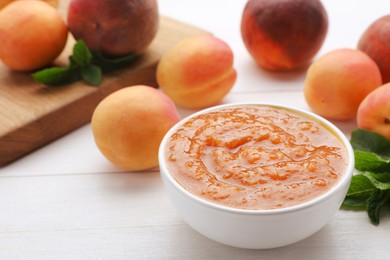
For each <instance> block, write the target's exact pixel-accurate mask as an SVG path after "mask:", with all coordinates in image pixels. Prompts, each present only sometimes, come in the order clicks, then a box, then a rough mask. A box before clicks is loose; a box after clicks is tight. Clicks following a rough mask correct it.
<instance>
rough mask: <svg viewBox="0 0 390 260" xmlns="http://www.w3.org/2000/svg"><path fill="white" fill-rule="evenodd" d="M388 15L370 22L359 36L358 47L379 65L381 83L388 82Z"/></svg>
mask: <svg viewBox="0 0 390 260" xmlns="http://www.w3.org/2000/svg"><path fill="white" fill-rule="evenodd" d="M389 39H390V15H386V16H383V17H381V18H379V19H378V20H376V21H375V22H374V23H372V24H371V25H370V26H369V27H368V28H367V29H366V30H365V32H364V33H363V35H362V36H361V37H360V39H359V42H358V49H359V50H361V51H363V52H365V53H367V55H368V56H370V57H371V59H373V60H374V61H375V62H376V64H377V65H378V67H379V70H380V71H381V74H382V80H383V83H387V82H390V60H389V58H388V57H390V41H389Z"/></svg>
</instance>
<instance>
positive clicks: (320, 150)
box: [165, 105, 348, 209]
mask: <svg viewBox="0 0 390 260" xmlns="http://www.w3.org/2000/svg"><path fill="white" fill-rule="evenodd" d="M165 149H166V156H167V157H166V162H167V168H168V171H169V172H170V173H171V174H172V176H173V177H174V178H175V179H176V180H177V182H178V183H180V185H182V186H183V187H184V188H185V189H187V190H188V191H189V192H191V193H192V194H194V195H196V196H199V197H201V198H204V199H206V200H209V201H212V202H215V203H218V204H221V205H224V206H228V207H234V208H240V209H276V208H284V207H290V206H294V205H297V204H301V203H303V202H307V201H309V200H311V199H313V198H316V197H318V196H320V195H321V194H324V193H325V192H326V191H328V190H329V189H330V188H331V187H332V186H334V185H335V183H337V181H338V179H339V178H340V177H341V176H342V175H343V174H344V172H345V170H346V166H347V163H348V161H347V154H346V153H347V152H346V149H345V147H344V146H343V144H342V143H341V141H340V140H339V139H338V138H337V137H336V136H335V135H334V134H333V133H332V132H330V130H329V129H327V128H326V127H324V126H323V125H322V124H321V123H319V122H316V121H314V120H313V119H309V118H308V117H305V116H304V115H301V114H298V113H296V112H292V111H289V110H287V109H282V108H277V107H272V106H265V105H241V106H236V107H234V106H233V107H225V108H221V109H218V110H214V111H210V112H208V113H205V114H199V115H197V116H195V117H192V118H189V119H187V120H186V121H185V122H184V123H183V125H181V126H179V128H178V129H177V130H176V131H175V133H174V134H173V135H172V136H171V138H170V140H169V142H168V144H167V147H165Z"/></svg>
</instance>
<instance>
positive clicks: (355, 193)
mask: <svg viewBox="0 0 390 260" xmlns="http://www.w3.org/2000/svg"><path fill="white" fill-rule="evenodd" d="M376 190H377V189H376V187H375V186H374V185H373V184H372V183H371V181H370V180H369V179H368V178H367V176H365V175H363V174H357V175H354V176H352V180H351V185H350V186H349V189H348V192H347V197H353V198H362V199H368V198H369V197H370V196H371V195H372V193H374V192H375V191H376Z"/></svg>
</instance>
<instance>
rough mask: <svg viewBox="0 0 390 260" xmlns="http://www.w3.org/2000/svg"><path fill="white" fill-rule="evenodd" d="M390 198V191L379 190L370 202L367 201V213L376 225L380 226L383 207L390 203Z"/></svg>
mask: <svg viewBox="0 0 390 260" xmlns="http://www.w3.org/2000/svg"><path fill="white" fill-rule="evenodd" d="M389 198H390V191H389V190H386V191H383V190H379V191H377V192H375V193H374V194H373V195H372V196H371V197H370V198H369V199H368V200H367V202H366V203H367V205H366V208H367V213H368V217H369V218H370V221H371V223H372V224H374V225H378V224H379V216H380V211H381V208H382V206H383V205H384V204H385V203H386V202H387V201H388V199H389Z"/></svg>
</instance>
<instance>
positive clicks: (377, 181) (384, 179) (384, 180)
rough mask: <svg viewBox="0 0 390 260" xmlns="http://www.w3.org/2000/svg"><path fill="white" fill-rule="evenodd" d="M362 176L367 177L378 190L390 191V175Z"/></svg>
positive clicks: (365, 174) (368, 174) (368, 173)
mask: <svg viewBox="0 0 390 260" xmlns="http://www.w3.org/2000/svg"><path fill="white" fill-rule="evenodd" d="M362 175H363V176H365V177H366V178H367V179H368V180H369V181H370V182H371V184H372V185H373V186H374V187H375V188H376V189H378V190H383V191H385V190H390V174H386V173H379V174H376V173H372V172H364V173H363V174H362Z"/></svg>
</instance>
